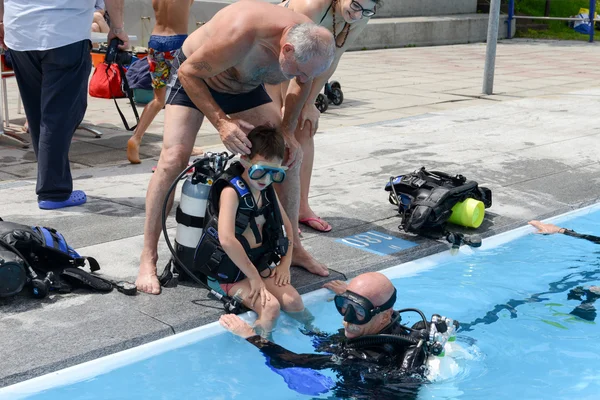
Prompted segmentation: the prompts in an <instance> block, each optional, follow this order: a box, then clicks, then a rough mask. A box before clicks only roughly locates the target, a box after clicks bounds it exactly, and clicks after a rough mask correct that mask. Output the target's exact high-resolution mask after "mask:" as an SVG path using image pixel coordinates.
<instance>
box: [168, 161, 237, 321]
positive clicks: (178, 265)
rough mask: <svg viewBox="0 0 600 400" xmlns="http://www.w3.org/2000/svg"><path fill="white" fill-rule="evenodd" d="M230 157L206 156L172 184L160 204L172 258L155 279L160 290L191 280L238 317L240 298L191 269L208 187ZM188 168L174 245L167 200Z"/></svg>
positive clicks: (203, 226) (200, 236)
mask: <svg viewBox="0 0 600 400" xmlns="http://www.w3.org/2000/svg"><path fill="white" fill-rule="evenodd" d="M233 157H234V154H232V155H229V154H228V153H227V152H222V153H207V154H205V155H204V157H202V158H198V159H196V160H194V162H193V163H192V165H191V166H189V167H186V169H184V170H183V171H181V173H180V174H179V175H178V176H177V178H175V180H174V181H173V183H172V184H171V187H170V188H169V190H168V191H167V195H166V196H165V200H164V202H163V207H162V217H161V221H162V232H163V236H164V239H165V242H166V244H167V247H168V248H169V251H170V252H171V256H172V257H171V259H170V260H169V262H168V263H167V265H166V267H165V269H164V270H163V272H162V274H161V275H160V276H159V278H158V280H159V282H160V284H161V286H163V287H176V286H177V285H178V283H179V279H181V278H183V279H188V280H190V281H193V282H195V283H197V284H199V285H200V286H202V287H204V288H205V289H206V290H208V292H209V295H210V296H212V297H213V298H216V299H217V300H220V301H221V302H222V303H223V306H224V308H225V311H226V312H227V313H234V314H239V313H240V312H242V311H243V310H244V308H243V305H242V301H241V299H240V298H239V297H238V296H234V297H233V298H231V297H229V296H227V295H223V294H222V293H219V292H217V291H215V290H214V289H213V288H211V287H210V286H209V285H208V282H207V278H206V276H205V275H203V274H202V273H200V272H199V271H196V270H195V269H194V257H195V255H196V249H197V247H198V244H199V243H200V240H201V238H202V235H203V234H204V228H205V225H206V223H205V220H204V217H205V213H206V207H207V204H208V197H209V193H210V189H211V186H212V184H213V182H214V181H215V180H216V179H217V178H218V177H219V176H220V175H221V174H222V173H223V171H225V168H226V167H227V164H228V162H229V160H231V159H232V158H233ZM191 169H193V173H192V174H191V176H189V177H188V178H186V179H185V182H184V184H183V188H182V192H181V201H180V203H179V206H178V207H177V212H176V221H177V229H176V239H175V246H173V245H172V243H171V240H170V239H169V234H168V232H167V208H168V203H169V198H170V197H171V194H172V193H173V192H174V191H175V188H176V187H177V184H178V183H179V181H180V180H182V179H184V177H185V176H186V175H187V174H188V172H189V171H190V170H191Z"/></svg>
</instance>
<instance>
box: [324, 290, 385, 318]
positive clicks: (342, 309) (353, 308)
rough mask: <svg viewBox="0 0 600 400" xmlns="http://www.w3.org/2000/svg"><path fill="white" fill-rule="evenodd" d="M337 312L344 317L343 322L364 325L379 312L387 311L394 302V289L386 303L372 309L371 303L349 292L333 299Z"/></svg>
mask: <svg viewBox="0 0 600 400" xmlns="http://www.w3.org/2000/svg"><path fill="white" fill-rule="evenodd" d="M333 301H334V302H335V307H336V308H337V310H338V312H339V313H340V314H341V315H343V316H344V321H346V322H349V323H351V324H354V325H364V324H366V323H368V322H369V321H371V319H373V317H374V316H375V315H377V314H379V313H381V312H384V311H386V310H389V309H390V308H392V307H393V306H394V303H395V302H396V289H394V293H393V294H392V296H391V297H390V298H389V300H388V301H386V302H385V303H383V304H382V305H380V306H379V307H373V303H371V301H370V300H369V299H367V298H365V297H363V296H361V295H359V294H356V293H354V292H352V291H350V290H346V291H345V292H344V293H342V294H338V295H336V296H335V297H334V298H333Z"/></svg>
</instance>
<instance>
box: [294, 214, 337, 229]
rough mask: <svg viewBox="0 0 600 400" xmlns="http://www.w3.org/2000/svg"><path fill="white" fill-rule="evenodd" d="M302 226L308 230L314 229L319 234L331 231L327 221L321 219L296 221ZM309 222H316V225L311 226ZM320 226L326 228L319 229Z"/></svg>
mask: <svg viewBox="0 0 600 400" xmlns="http://www.w3.org/2000/svg"><path fill="white" fill-rule="evenodd" d="M298 222H299V223H301V224H302V225H306V226H308V227H309V228H312V229H314V230H315V231H319V232H329V231H331V225H329V223H328V222H327V221H324V220H322V219H321V217H316V218H302V219H300V220H298ZM311 222H317V223H318V224H311ZM321 226H327V228H321Z"/></svg>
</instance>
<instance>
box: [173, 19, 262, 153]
mask: <svg viewBox="0 0 600 400" xmlns="http://www.w3.org/2000/svg"><path fill="white" fill-rule="evenodd" d="M217 22H220V21H214V20H213V21H211V22H209V24H210V23H212V24H213V26H217V25H218V24H217ZM230 25H231V24H226V25H224V24H221V25H218V27H219V28H218V29H219V32H218V35H210V33H209V32H208V31H207V33H206V34H207V35H208V36H209V37H208V39H207V40H205V42H204V43H203V44H202V45H201V46H200V47H199V48H198V49H197V50H196V51H194V53H193V54H191V55H190V56H189V57H188V59H187V60H186V61H185V62H184V63H183V64H182V65H181V68H179V72H178V77H179V80H180V81H181V84H182V85H183V88H184V89H185V92H186V93H187V95H188V96H189V97H190V99H191V100H192V101H193V102H194V104H195V105H196V107H198V109H199V110H200V111H201V112H202V113H203V114H204V115H205V116H206V118H208V120H209V121H210V123H211V124H213V126H214V127H215V128H217V130H218V131H219V135H220V136H221V140H222V141H223V144H224V145H225V146H226V147H227V149H228V150H230V151H232V152H234V153H240V154H248V153H249V152H250V147H251V146H252V145H251V143H250V141H249V140H248V138H247V136H246V134H245V133H244V132H243V131H242V130H241V129H240V127H241V126H240V124H239V122H237V123H236V122H235V121H234V120H231V119H229V118H228V117H227V115H226V114H225V112H224V111H223V110H222V109H221V107H219V105H218V104H217V102H216V101H215V100H214V99H213V97H212V95H211V94H210V92H209V90H208V86H207V85H206V83H205V82H204V79H207V78H211V77H213V76H215V75H218V74H220V73H221V72H223V71H225V70H227V69H228V68H231V67H233V66H235V65H237V64H238V63H239V62H240V61H241V60H242V59H243V57H244V55H246V54H248V51H249V49H250V48H251V47H252V46H253V44H254V37H253V35H252V32H251V31H250V30H249V29H245V28H243V27H239V26H230ZM201 29H208V27H207V26H206V25H205V26H204V27H203V28H201Z"/></svg>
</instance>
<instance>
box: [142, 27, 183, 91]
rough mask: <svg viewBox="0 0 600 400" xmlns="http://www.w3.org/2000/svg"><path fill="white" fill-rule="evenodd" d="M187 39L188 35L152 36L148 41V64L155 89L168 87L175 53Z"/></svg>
mask: <svg viewBox="0 0 600 400" xmlns="http://www.w3.org/2000/svg"><path fill="white" fill-rule="evenodd" d="M186 38H187V35H174V36H158V35H152V36H150V40H149V41H148V64H149V66H150V75H151V76H152V87H153V88H154V89H160V88H162V87H165V86H167V81H168V79H169V75H170V71H171V60H173V56H174V55H175V51H177V50H178V49H180V48H181V46H182V45H183V42H184V41H185V39H186Z"/></svg>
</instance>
